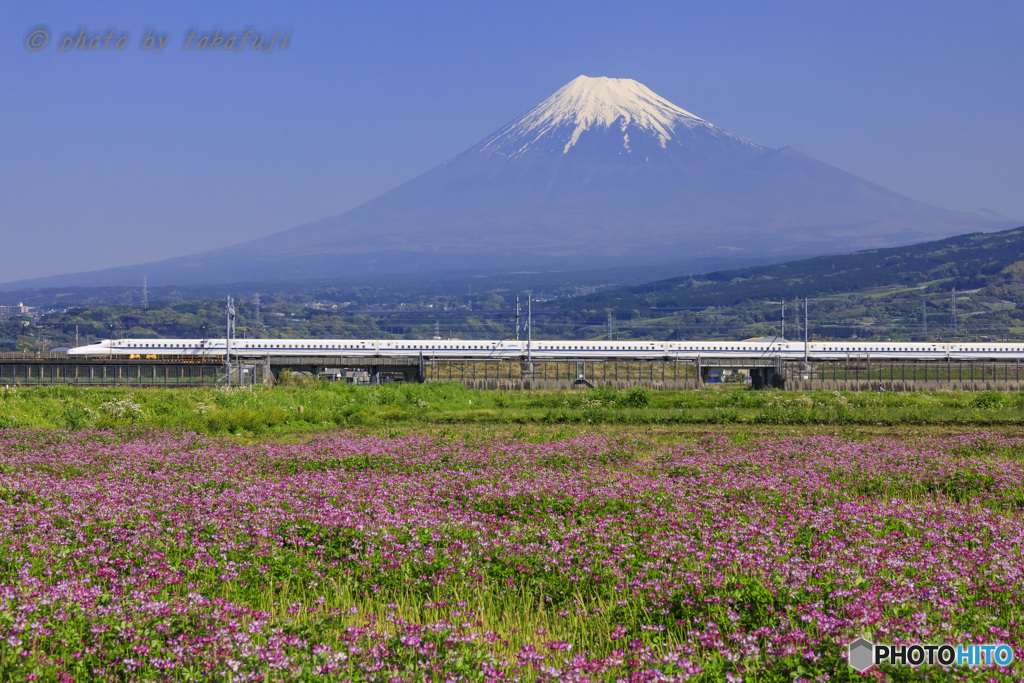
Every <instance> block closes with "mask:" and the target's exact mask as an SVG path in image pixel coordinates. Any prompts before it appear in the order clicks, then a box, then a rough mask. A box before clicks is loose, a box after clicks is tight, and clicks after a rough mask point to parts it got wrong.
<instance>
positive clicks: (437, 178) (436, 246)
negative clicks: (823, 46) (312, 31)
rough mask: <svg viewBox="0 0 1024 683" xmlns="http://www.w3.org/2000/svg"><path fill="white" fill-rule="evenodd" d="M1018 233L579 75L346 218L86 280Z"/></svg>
mask: <svg viewBox="0 0 1024 683" xmlns="http://www.w3.org/2000/svg"><path fill="white" fill-rule="evenodd" d="M1009 225H1010V224H1009V223H1007V222H1000V221H999V220H998V219H992V218H991V217H989V216H982V215H973V214H963V213H957V212H953V211H947V210H944V209H939V208H936V207H932V206H928V205H925V204H922V203H920V202H916V201H913V200H911V199H908V198H906V197H903V196H901V195H899V194H896V193H894V192H891V191H889V190H886V189H884V188H882V187H879V186H878V185H875V184H873V183H870V182H868V181H866V180H864V179H862V178H858V177H856V176H854V175H852V174H849V173H846V172H845V171H842V170H840V169H837V168H835V167H832V166H829V165H828V164H825V163H823V162H820V161H817V160H815V159H812V158H810V157H808V156H806V155H803V154H801V153H800V152H798V151H796V150H794V149H792V148H782V149H772V148H767V147H763V146H761V145H758V144H755V143H753V142H750V141H748V140H744V139H743V138H741V137H739V136H736V135H733V134H731V133H729V132H727V131H724V130H722V129H721V128H718V127H717V126H715V125H713V124H711V123H709V122H707V121H705V120H703V119H701V118H699V117H698V116H695V115H693V114H691V113H689V112H687V111H685V110H683V109H681V108H679V107H677V106H675V105H673V104H672V103H670V102H668V101H667V100H665V99H663V98H661V97H659V96H658V95H656V94H655V93H653V92H652V91H650V90H649V89H647V88H646V87H645V86H643V85H641V84H640V83H637V82H636V81H633V80H629V79H611V78H588V77H585V76H580V77H579V78H577V79H575V80H573V81H572V82H570V83H569V84H567V85H566V86H564V87H563V88H561V89H560V90H558V91H557V92H556V93H554V94H553V95H552V96H551V97H549V98H548V99H546V100H545V101H544V102H542V103H541V104H539V105H538V106H537V107H535V108H534V109H532V110H531V111H529V112H527V113H526V114H525V115H523V116H522V117H520V118H518V119H516V120H515V121H513V122H512V123H510V124H509V125H507V126H505V127H504V128H502V129H501V130H499V131H497V132H496V133H495V134H493V135H492V136H490V137H488V138H487V139H485V140H483V141H482V142H481V143H480V144H478V145H476V146H474V147H473V148H471V149H469V150H467V151H466V152H464V153H462V154H460V155H458V156H456V157H455V158H453V159H451V160H449V161H448V162H446V163H444V164H442V165H440V166H438V167H436V168H434V169H432V170H431V171H428V172H427V173H425V174H423V175H422V176H420V177H418V178H416V179H414V180H412V181H410V182H408V183H405V184H404V185H402V186H400V187H397V188H395V189H394V190H392V191H390V192H388V193H386V194H384V195H382V196H380V197H378V198H376V199H374V200H371V201H369V202H367V203H365V204H363V205H361V206H359V207H356V208H355V209H352V210H351V211H348V212H346V213H344V214H341V215H340V216H336V217H333V218H329V219H326V220H323V221H319V222H316V223H312V224H309V225H304V226H300V227H297V228H293V229H291V230H286V231H284V232H281V233H277V234H274V235H271V236H269V237H264V238H261V239H258V240H254V241H252V242H248V243H245V244H241V245H238V246H235V247H231V248H228V249H221V250H217V251H214V252H208V253H205V254H199V255H196V256H191V257H185V258H179V259H173V260H170V261H162V262H158V263H155V264H147V265H145V266H139V267H132V268H127V269H117V270H114V271H105V272H100V273H96V274H90V275H88V276H77V277H76V278H75V279H74V280H73V281H74V282H77V283H79V284H99V283H106V282H109V281H111V280H121V281H128V282H134V281H135V280H137V279H138V278H140V277H141V275H142V274H143V273H146V274H147V275H148V276H149V280H150V282H151V283H153V284H162V283H179V284H181V283H194V282H225V281H238V280H253V279H256V280H259V279H283V278H308V277H329V276H332V275H336V274H338V273H341V272H345V273H348V274H358V273H361V272H376V273H381V272H406V273H408V272H416V271H419V272H433V271H437V270H440V269H477V270H481V271H493V270H496V269H500V270H520V269H523V268H545V269H561V270H593V269H595V268H602V267H610V266H638V265H647V264H656V263H657V264H665V263H676V264H678V265H679V267H680V270H681V271H685V270H687V265H688V264H689V263H690V262H692V260H694V259H707V258H715V257H729V258H731V259H733V260H735V259H737V258H741V259H743V260H746V261H747V262H758V261H759V262H770V261H778V260H781V259H783V258H787V257H795V256H804V255H813V254H823V253H838V252H847V251H851V250H854V249H862V248H870V247H885V246H894V245H900V244H910V243H914V242H920V241H923V240H928V239H937V238H941V237H946V236H949V235H955V234H960V233H964V232H973V231H978V230H982V231H986V230H994V229H999V228H1002V227H1009ZM65 280H66V278H65ZM60 281H61V278H48V279H46V280H41V281H37V282H36V283H34V284H41V285H42V284H57V283H59V282H60ZM24 284H26V283H21V286H23V285H24Z"/></svg>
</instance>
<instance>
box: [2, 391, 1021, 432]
mask: <svg viewBox="0 0 1024 683" xmlns="http://www.w3.org/2000/svg"><path fill="white" fill-rule="evenodd" d="M1022 419H1024V394H1019V393H997V392H985V393H978V394H971V393H960V392H941V391H940V392H918V393H896V392H888V393H856V392H844V393H839V392H820V391H819V392H806V393H795V392H779V391H748V390H743V389H739V388H737V389H730V388H715V389H705V390H701V391H684V392H670V391H664V392H653V391H650V390H647V389H644V388H642V387H636V388H633V389H629V390H624V391H616V390H613V389H608V388H601V389H590V390H585V391H582V390H581V391H566V392H530V391H522V392H502V391H471V390H467V389H465V388H464V387H463V386H462V385H460V384H457V383H441V384H420V385H400V384H391V385H379V386H374V387H356V386H351V385H344V384H334V385H331V384H316V383H314V384H311V385H308V386H295V387H273V388H269V387H255V388H247V389H238V388H234V389H212V388H201V389H170V390H169V389H122V388H114V389H101V388H76V387H30V388H17V389H0V428H2V427H42V428H50V429H71V430H78V429H97V428H98V429H107V428H110V429H113V428H121V427H128V426H145V427H153V428H181V429H185V430H189V431H195V432H198V433H204V434H228V433H230V434H243V435H249V436H261V435H264V434H285V433H292V432H296V431H303V430H307V431H308V430H314V431H315V430H324V429H335V428H338V427H345V428H356V429H360V430H364V431H365V430H366V429H371V430H372V429H375V428H383V429H384V430H397V431H400V432H405V433H411V432H412V431H421V430H424V429H426V430H437V429H445V428H448V429H452V430H456V431H467V432H473V433H475V432H478V431H480V430H481V428H484V427H488V428H494V429H498V430H500V431H502V432H507V433H511V434H517V435H519V436H533V435H535V434H537V433H539V432H545V431H546V432H563V433H565V432H566V430H569V432H573V433H578V431H579V429H577V428H581V429H582V430H583V431H589V430H590V429H591V428H596V427H600V426H602V425H604V426H608V427H615V428H628V427H629V426H630V425H636V426H639V427H642V428H646V429H651V430H658V429H661V430H667V431H670V432H671V431H674V430H675V429H676V428H680V427H685V426H688V425H694V426H707V425H725V426H730V425H732V426H735V427H741V428H747V427H750V428H754V427H758V426H765V425H768V426H770V425H802V426H817V425H820V426H833V427H837V426H861V427H872V428H876V427H885V426H913V427H916V428H923V427H928V426H931V427H935V426H943V425H945V426H961V427H970V426H989V427H1001V428H1013V427H1014V426H1016V425H1019V424H1021V421H1022Z"/></svg>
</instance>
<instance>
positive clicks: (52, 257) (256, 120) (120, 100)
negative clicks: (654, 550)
mask: <svg viewBox="0 0 1024 683" xmlns="http://www.w3.org/2000/svg"><path fill="white" fill-rule="evenodd" d="M217 30H220V31H221V35H222V36H232V35H235V36H241V35H244V34H245V32H246V31H247V30H251V31H252V32H253V35H260V36H264V37H265V39H266V40H269V39H270V37H271V36H273V35H274V34H275V32H276V33H277V36H278V42H277V43H276V46H275V47H274V48H273V49H271V50H269V52H267V53H263V52H254V51H253V50H252V49H251V44H252V40H253V39H252V38H251V37H250V38H248V39H247V43H246V46H245V47H243V49H242V51H241V52H230V53H229V52H225V51H224V50H223V49H221V50H220V51H217V52H214V51H210V50H206V51H199V50H197V49H195V47H196V46H197V44H198V39H199V38H201V37H202V36H204V35H210V34H214V33H215V31H217ZM35 31H45V32H46V35H47V36H48V40H47V41H46V44H45V45H44V46H43V47H41V48H40V49H38V50H35V51H33V50H30V49H29V47H28V46H27V42H28V41H29V39H30V37H31V34H32V33H33V32H35ZM82 31H85V36H86V39H87V40H91V39H92V38H93V37H96V36H101V37H102V38H104V39H105V37H106V36H107V35H109V34H110V32H111V31H113V32H114V40H113V41H111V43H110V47H108V49H107V50H103V49H99V47H100V43H101V42H102V41H100V42H99V43H96V45H97V49H96V50H94V51H89V50H77V49H74V46H73V42H74V41H77V39H78V37H79V36H80V35H81V32H82ZM193 31H195V36H196V37H195V38H194V41H195V42H194V43H193V47H192V49H190V50H186V49H185V40H186V38H187V37H188V36H189V35H190V34H191V33H192V32H193ZM148 32H152V33H153V35H154V36H155V37H159V36H166V37H167V43H166V44H165V46H164V48H163V49H162V50H161V51H160V52H159V53H155V54H154V53H153V51H152V50H143V49H142V42H143V40H144V39H145V37H146V35H147V33H148ZM41 35H42V34H37V35H36V36H34V39H35V40H37V41H38V40H41V38H40V36H41ZM1021 35H1024V3H1021V2H1019V1H1012V2H975V3H968V2H945V1H941V0H940V1H929V2H903V1H901V2H897V3H893V2H872V1H865V0H858V1H857V2H820V1H816V2H740V1H735V2H724V3H705V2H702V3H696V2H694V3H688V2H638V3H633V4H629V3H621V2H615V3H611V2H607V3H605V2H573V1H563V2H550V0H549V1H547V2H443V1H434V2H423V1H419V2H405V1H399V0H395V1H393V2H382V3H367V2H344V1H335V2H326V1H316V0H311V1H309V2H303V3H282V2H275V3H270V2H266V3H261V2H221V3H208V2H203V3H189V2H173V3H141V2H137V1H133V2H91V3H82V2H66V3H61V2H48V3H39V2H24V3H19V2H14V1H12V0H7V2H4V3H2V4H0V237H2V246H0V253H3V254H4V257H3V258H2V259H0V282H5V281H11V280H15V279H21V278H28V277H36V276H42V275H49V274H57V273H64V272H74V271H82V270H93V269H97V268H103V267H108V266H116V265H127V264H131V263H140V262H144V261H150V260H157V259H162V258H168V257H172V256H178V255H182V254H187V253H192V252H198V251H206V250H207V249H209V248H213V247H219V246H225V245H229V244H233V243H237V242H240V241H244V240H246V239H249V238H252V237H257V236H261V235H266V234H269V233H272V232H276V231H279V230H285V229H288V228H291V227H294V226H297V225H301V224H303V223H307V222H310V221H313V220H317V219H320V218H324V217H327V216H331V215H335V214H338V213H341V212H343V211H345V210H347V209H349V208H352V207H353V206H356V205H358V204H359V203H361V202H363V201H365V200H367V199H370V198H372V197H374V196H376V195H378V194H380V193H382V192H385V191H387V190H389V189H391V188H393V187H395V186H396V185H398V184H400V183H402V182H404V181H406V180H409V179H411V178H413V177H415V176H416V175H418V174H420V173H422V172H424V171H426V170H428V169H429V168H431V167H433V166H435V165H436V164H439V163H441V162H443V161H445V160H446V159H448V158H450V157H452V156H454V155H456V154H458V153H459V152H461V151H463V150H464V149H466V148H467V147H469V146H471V145H473V144H475V143H476V142H478V141H479V140H481V139H482V138H484V137H486V136H487V135H488V134H490V133H491V132H493V131H495V130H496V129H498V128H500V127H501V126H502V125H504V124H506V123H508V122H509V121H511V120H512V119H514V118H516V117H518V116H519V115H521V114H522V113H524V112H525V111H527V110H528V109H530V108H531V107H533V106H534V105H535V104H537V103H538V102H540V101H541V100H542V99H544V98H545V97H547V96H548V95H550V94H551V93H552V92H554V91H555V90H556V89H558V88H559V87H561V86H562V85H564V84H565V83H566V82H568V81H569V80H571V79H573V78H574V77H576V76H578V75H580V74H586V75H588V76H615V77H627V78H634V79H636V80H638V81H640V82H642V83H644V84H645V85H647V86H648V87H650V88H651V89H652V90H654V91H655V92H657V93H658V94H660V95H662V96H663V97H665V98H667V99H668V100H670V101H672V102H674V103H675V104H678V105H679V106H681V107H683V108H684V109H687V110H688V111H691V112H693V113H694V114H697V115H698V116H701V117H703V118H705V119H707V120H709V121H711V122H713V123H715V124H717V125H719V126H721V127H723V128H725V129H727V130H730V131H732V132H734V133H736V134H739V135H742V136H744V137H746V138H748V139H751V140H753V141H755V142H758V143H760V144H763V145H768V146H773V147H782V146H786V145H792V146H793V147H796V148H797V149H799V150H800V151H802V152H804V153H806V154H809V155H811V156H813V157H816V158H818V159H821V160H823V161H826V162H828V163H831V164H833V165H835V166H838V167H840V168H843V169H845V170H847V171H851V172H853V173H856V174H858V175H861V176H863V177H865V178H867V179H869V180H871V181H874V182H877V183H879V184H881V185H883V186H886V187H888V188H890V189H893V190H896V191H898V192H901V193H903V194H905V195H907V196H910V197H912V198H914V199H918V200H921V201H924V202H927V203H930V204H935V205H937V206H942V207H944V208H950V209H957V210H965V211H973V210H976V209H978V208H986V209H989V210H992V211H996V212H999V213H1002V214H1004V215H1007V216H1010V217H1013V218H1019V219H1021V221H1022V223H1024V191H1022V188H1024V181H1022V179H1024V85H1022V84H1024V41H1021V40H1020V36H1021ZM69 36H70V38H71V39H72V44H70V47H69V48H68V49H65V50H64V51H63V52H61V51H60V48H61V46H62V45H63V44H64V39H65V37H69ZM122 36H125V37H126V38H127V39H126V40H125V41H124V42H123V45H124V47H123V49H121V50H117V49H116V40H117V39H119V38H120V37H122ZM282 36H287V37H288V42H287V44H286V47H285V48H284V49H281V43H280V39H281V37H282ZM236 42H238V38H236ZM36 45H37V46H38V43H37V44H36ZM222 45H223V43H222ZM265 45H267V43H266V42H264V46H265Z"/></svg>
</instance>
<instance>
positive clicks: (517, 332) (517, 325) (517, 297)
mask: <svg viewBox="0 0 1024 683" xmlns="http://www.w3.org/2000/svg"><path fill="white" fill-rule="evenodd" d="M519 313H520V309H519V296H518V295H517V296H516V341H519V330H520V329H521V327H520V324H519V317H520V315H519Z"/></svg>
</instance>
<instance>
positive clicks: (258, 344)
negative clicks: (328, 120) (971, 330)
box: [67, 337, 1024, 361]
mask: <svg viewBox="0 0 1024 683" xmlns="http://www.w3.org/2000/svg"><path fill="white" fill-rule="evenodd" d="M226 348H227V342H226V340H224V339H115V340H112V341H111V340H104V341H102V342H99V343H96V344H90V345H87V346H79V347H76V348H73V349H70V350H69V351H68V352H67V353H68V355H70V356H96V357H104V356H106V357H112V356H118V357H125V356H128V357H132V356H135V357H139V358H144V357H157V358H159V357H165V356H201V357H214V358H216V357H223V356H224V354H225V352H226ZM231 352H232V354H233V355H237V356H239V357H241V358H266V357H268V356H270V357H273V356H289V357H295V356H395V357H408V356H419V355H423V356H424V357H425V358H466V359H480V360H493V359H525V358H526V357H527V356H529V357H530V358H533V359H536V360H558V359H593V360H695V359H697V358H716V359H720V358H748V359H749V358H761V359H763V358H781V359H786V360H799V359H803V358H804V357H806V358H808V359H811V360H834V361H840V360H847V359H848V360H856V359H864V358H874V359H878V360H900V359H904V360H922V361H923V360H930V361H936V360H944V359H948V360H977V361H1006V360H1011V361H1013V360H1019V359H1021V358H1024V344H1022V343H1017V342H986V343H980V342H979V343H973V342H972V343H940V342H849V341H834V342H810V343H809V344H806V345H805V344H804V343H803V342H797V341H789V340H785V339H782V338H779V337H775V338H767V339H756V340H747V341H672V342H665V341H584V340H568V339H567V340H556V339H548V340H543V339H541V340H535V341H532V342H529V343H528V342H526V341H522V340H514V339H508V340H501V341H495V340H484V339H475V340H474V339H469V340H466V339H441V340H438V339H432V340H418V339H234V340H232V341H231Z"/></svg>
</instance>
